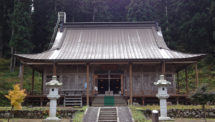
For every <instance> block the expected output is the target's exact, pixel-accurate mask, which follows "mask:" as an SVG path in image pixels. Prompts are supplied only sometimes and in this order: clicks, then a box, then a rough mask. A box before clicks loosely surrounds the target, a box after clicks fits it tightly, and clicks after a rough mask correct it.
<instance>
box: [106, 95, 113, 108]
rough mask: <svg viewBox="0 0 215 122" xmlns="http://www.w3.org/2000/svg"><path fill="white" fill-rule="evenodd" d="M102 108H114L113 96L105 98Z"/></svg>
mask: <svg viewBox="0 0 215 122" xmlns="http://www.w3.org/2000/svg"><path fill="white" fill-rule="evenodd" d="M104 106H114V96H105V97H104Z"/></svg>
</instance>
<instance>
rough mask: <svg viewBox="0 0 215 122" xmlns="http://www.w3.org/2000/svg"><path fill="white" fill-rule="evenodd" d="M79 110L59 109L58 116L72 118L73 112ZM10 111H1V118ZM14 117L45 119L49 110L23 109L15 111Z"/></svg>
mask: <svg viewBox="0 0 215 122" xmlns="http://www.w3.org/2000/svg"><path fill="white" fill-rule="evenodd" d="M76 111H77V110H58V111H57V116H58V117H60V118H72V116H73V114H74V113H75V112H76ZM9 113H10V111H0V118H8V116H9ZM12 116H13V117H14V118H25V119H45V118H46V117H48V111H47V110H44V111H38V110H34V111H27V110H21V111H13V115H12Z"/></svg>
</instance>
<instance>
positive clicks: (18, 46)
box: [10, 0, 33, 53]
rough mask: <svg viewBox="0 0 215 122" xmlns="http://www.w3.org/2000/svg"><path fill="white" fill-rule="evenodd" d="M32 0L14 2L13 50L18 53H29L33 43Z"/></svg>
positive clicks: (11, 43) (11, 41) (15, 0)
mask: <svg viewBox="0 0 215 122" xmlns="http://www.w3.org/2000/svg"><path fill="white" fill-rule="evenodd" d="M30 5H31V0H14V12H13V15H12V37H11V40H10V46H11V48H14V49H15V50H16V52H17V53H29V52H30V50H31V49H32V47H33V45H32V43H31V6H30Z"/></svg>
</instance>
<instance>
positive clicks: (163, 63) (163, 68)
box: [161, 62, 166, 75]
mask: <svg viewBox="0 0 215 122" xmlns="http://www.w3.org/2000/svg"><path fill="white" fill-rule="evenodd" d="M165 72H166V63H165V62H162V73H161V74H162V75H165Z"/></svg>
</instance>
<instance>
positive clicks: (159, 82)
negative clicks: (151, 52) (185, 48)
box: [154, 75, 171, 86]
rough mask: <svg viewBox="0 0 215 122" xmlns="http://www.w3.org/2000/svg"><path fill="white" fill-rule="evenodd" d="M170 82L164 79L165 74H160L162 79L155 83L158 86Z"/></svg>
mask: <svg viewBox="0 0 215 122" xmlns="http://www.w3.org/2000/svg"><path fill="white" fill-rule="evenodd" d="M170 84H171V82H169V81H167V80H165V79H164V75H160V80H158V81H157V82H154V85H156V86H165V85H170Z"/></svg>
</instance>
